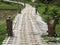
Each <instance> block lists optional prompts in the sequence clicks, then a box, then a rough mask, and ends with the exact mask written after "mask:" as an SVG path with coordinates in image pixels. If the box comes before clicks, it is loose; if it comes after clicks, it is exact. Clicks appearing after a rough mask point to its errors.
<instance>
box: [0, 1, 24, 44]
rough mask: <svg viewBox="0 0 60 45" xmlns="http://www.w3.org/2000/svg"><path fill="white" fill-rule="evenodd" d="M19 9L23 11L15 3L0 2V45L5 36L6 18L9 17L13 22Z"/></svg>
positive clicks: (21, 6) (20, 6)
mask: <svg viewBox="0 0 60 45" xmlns="http://www.w3.org/2000/svg"><path fill="white" fill-rule="evenodd" d="M19 9H23V5H19V4H16V3H8V2H0V45H1V44H2V41H3V40H4V39H5V37H6V34H7V31H6V19H7V17H8V16H11V18H12V20H14V18H15V16H16V15H17V13H18V10H19Z"/></svg>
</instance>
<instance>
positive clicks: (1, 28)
mask: <svg viewBox="0 0 60 45" xmlns="http://www.w3.org/2000/svg"><path fill="white" fill-rule="evenodd" d="M0 32H1V33H2V35H0V45H1V44H2V41H3V40H4V39H5V37H6V35H5V34H6V32H7V31H6V24H5V23H4V24H0Z"/></svg>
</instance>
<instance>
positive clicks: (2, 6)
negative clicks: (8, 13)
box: [0, 2, 22, 9]
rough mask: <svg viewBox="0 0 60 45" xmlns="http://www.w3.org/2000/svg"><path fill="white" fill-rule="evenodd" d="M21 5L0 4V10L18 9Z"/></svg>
mask: <svg viewBox="0 0 60 45" xmlns="http://www.w3.org/2000/svg"><path fill="white" fill-rule="evenodd" d="M21 6H22V5H19V4H16V3H10V2H9V3H8V2H0V9H18V7H21Z"/></svg>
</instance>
